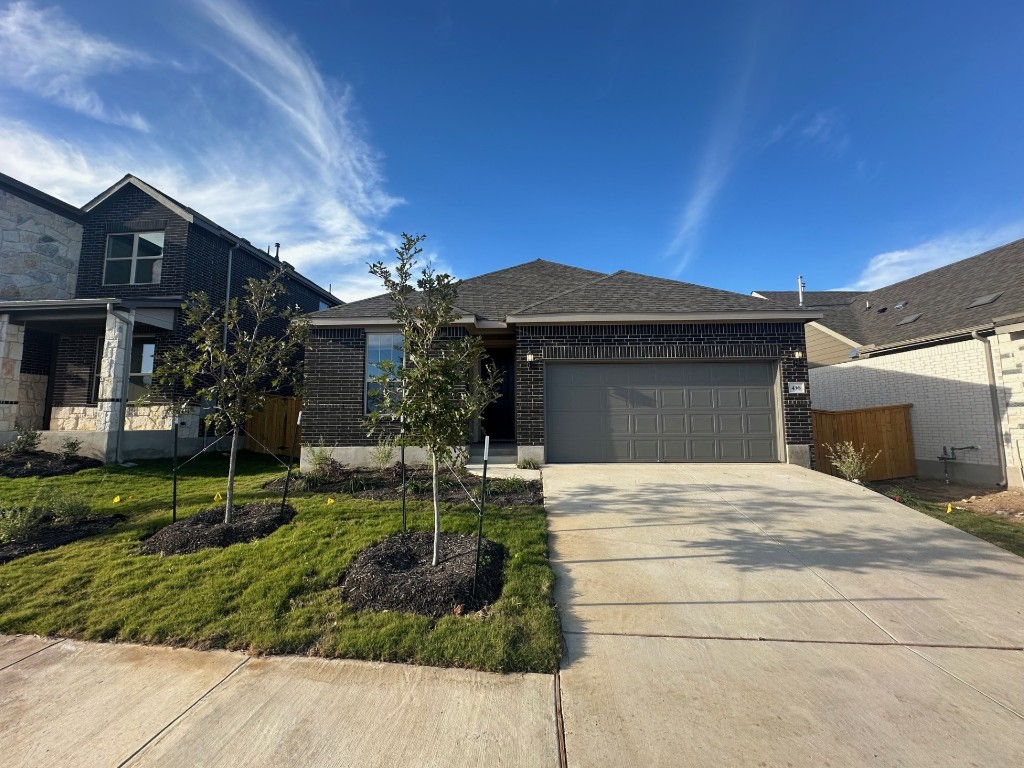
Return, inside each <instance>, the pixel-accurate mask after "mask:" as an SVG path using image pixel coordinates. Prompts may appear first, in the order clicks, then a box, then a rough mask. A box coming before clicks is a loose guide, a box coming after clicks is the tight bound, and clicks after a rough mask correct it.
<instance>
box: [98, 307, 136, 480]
mask: <svg viewBox="0 0 1024 768" xmlns="http://www.w3.org/2000/svg"><path fill="white" fill-rule="evenodd" d="M122 318H128V319H130V320H131V321H134V319H135V311H134V310H129V311H126V312H119V313H117V314H115V313H113V312H108V313H107V325H106V329H105V331H104V334H103V354H102V355H101V357H100V369H99V377H100V386H99V394H98V396H97V398H96V431H97V432H106V433H107V450H106V453H107V456H106V460H107V461H114V460H115V458H116V457H115V455H114V453H115V451H116V446H117V431H118V429H119V427H120V425H121V419H122V417H123V413H122V412H123V410H124V405H123V403H122V402H121V397H122V395H123V393H124V384H125V363H126V362H127V356H128V355H130V354H131V344H132V323H131V322H126V321H125V319H122Z"/></svg>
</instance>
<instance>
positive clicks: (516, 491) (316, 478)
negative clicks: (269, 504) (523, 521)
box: [263, 462, 544, 507]
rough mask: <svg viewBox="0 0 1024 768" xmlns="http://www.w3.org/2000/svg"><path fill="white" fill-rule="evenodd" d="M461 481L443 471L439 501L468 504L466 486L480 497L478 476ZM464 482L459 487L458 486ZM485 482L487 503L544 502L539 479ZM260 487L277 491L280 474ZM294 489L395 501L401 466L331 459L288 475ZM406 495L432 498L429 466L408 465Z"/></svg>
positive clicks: (281, 481)
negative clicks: (320, 466) (362, 464)
mask: <svg viewBox="0 0 1024 768" xmlns="http://www.w3.org/2000/svg"><path fill="white" fill-rule="evenodd" d="M459 479H461V481H462V484H461V485H460V484H459V482H458V481H457V480H456V479H455V477H454V476H453V475H452V473H451V472H450V471H445V472H444V473H443V474H442V475H441V477H440V478H439V480H440V483H439V484H440V489H439V490H440V501H441V502H442V503H444V504H470V503H471V502H470V500H469V498H468V497H467V496H466V491H467V490H468V491H469V492H470V493H471V494H472V495H473V498H474V499H477V500H479V498H480V477H478V476H477V475H471V474H466V475H462V476H461V477H460V478H459ZM463 485H464V486H465V489H463V487H462V486H463ZM487 486H488V489H489V491H488V504H489V505H491V506H497V507H530V506H543V505H544V486H543V484H542V483H541V482H540V481H539V480H521V481H509V480H506V479H505V478H490V479H489V480H488V482H487ZM263 487H264V488H265V489H267V490H274V491H280V490H281V489H282V488H283V487H284V477H279V478H275V479H274V480H271V481H269V482H267V483H264V485H263ZM289 487H290V488H292V489H293V490H295V491H315V492H317V493H344V494H347V495H350V496H353V497H355V498H358V499H373V500H375V501H395V500H397V499H400V498H402V469H401V465H398V464H396V465H394V466H391V467H388V468H387V469H383V470H381V469H371V468H366V467H348V466H345V465H343V464H338V463H335V462H331V463H330V464H329V465H328V466H327V467H325V469H324V470H323V471H321V472H319V473H314V472H307V473H305V474H302V475H297V476H296V475H292V481H291V485H290V486H289ZM406 489H407V491H406V492H407V497H408V498H410V499H416V500H427V499H432V498H433V485H432V480H431V473H430V471H429V470H426V469H423V468H421V467H409V469H408V476H407V478H406Z"/></svg>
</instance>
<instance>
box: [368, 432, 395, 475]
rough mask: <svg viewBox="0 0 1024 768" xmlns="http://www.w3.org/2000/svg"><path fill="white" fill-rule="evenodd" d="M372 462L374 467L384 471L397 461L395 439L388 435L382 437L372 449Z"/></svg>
mask: <svg viewBox="0 0 1024 768" xmlns="http://www.w3.org/2000/svg"><path fill="white" fill-rule="evenodd" d="M370 463H371V464H372V465H373V467H374V469H378V470H380V471H381V472H383V471H384V470H385V469H387V468H388V467H390V466H391V465H392V464H394V463H395V441H394V440H392V439H391V438H388V437H382V438H381V439H380V440H378V441H377V445H376V446H375V447H374V448H373V449H372V450H371V451H370Z"/></svg>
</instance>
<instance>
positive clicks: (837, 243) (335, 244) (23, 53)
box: [0, 0, 1024, 299]
mask: <svg viewBox="0 0 1024 768" xmlns="http://www.w3.org/2000/svg"><path fill="white" fill-rule="evenodd" d="M1022 30H1024V6H1022V5H1021V4H1020V3H1010V2H1007V3H1000V2H991V3H984V4H978V3H966V2H964V3H946V2H928V3H899V2H884V3H883V2H858V3H831V2H826V3H821V2H776V3H759V2H723V3H683V2H600V1H595V0H590V2H543V3H542V2H529V1H528V0H524V1H523V2H519V3H506V4H498V3H488V2H484V3H481V2H433V3H431V2H404V3H399V2H374V3H370V2H335V3H324V2H322V1H321V2H312V1H307V0H291V2H289V3H287V4H280V3H270V2H256V1H255V0H248V1H247V2H242V0H226V1H225V0H168V1H167V2H163V3H139V2H137V1H132V2H128V1H125V0H90V1H89V2H64V3H52V2H46V1H45V0H32V1H31V2H13V3H12V2H7V1H6V0H0V51H2V52H3V53H2V55H0V170H2V171H3V172H5V173H8V174H10V175H12V176H15V177H16V178H19V179H21V180H23V181H25V182H27V183H29V184H33V185H35V186H37V187H39V188H41V189H43V190H45V191H47V192H50V193H51V194H55V195H57V196H59V197H62V198H64V199H66V200H68V201H69V202H72V203H75V204H78V205H80V204H82V203H84V202H86V201H87V200H88V199H90V198H91V197H93V196H94V195H95V194H97V193H99V192H100V191H101V190H102V189H104V188H105V187H106V186H108V185H110V184H112V183H113V182H114V181H116V180H117V179H119V178H120V177H121V176H123V175H124V174H125V173H129V172H130V173H135V174H136V175H138V176H141V177H142V178H144V179H146V180H147V181H150V182H151V183H153V184H154V185H156V186H157V187H159V188H161V189H163V190H164V191H166V192H167V193H169V194H171V195H172V196H174V197H177V198H178V199H180V200H181V201H182V202H184V203H186V204H188V205H191V206H192V207H194V208H196V209H198V210H200V211H202V212H203V213H205V214H206V215H208V216H210V217H211V218H213V219H214V220H216V221H217V222H218V223H220V224H222V225H224V226H226V227H228V228H229V229H232V230H233V231H234V232H236V233H237V234H239V235H241V236H243V237H246V238H248V239H249V240H251V241H252V242H253V243H254V244H255V245H257V246H260V247H265V246H266V245H268V244H270V243H273V242H277V241H279V242H281V244H282V256H283V257H284V258H287V259H288V260H289V261H290V262H292V263H293V264H295V265H296V266H298V267H299V268H300V269H302V270H303V271H304V272H305V273H306V274H308V275H309V276H311V277H312V278H314V279H316V280H318V281H319V282H322V283H323V284H324V285H327V284H328V283H330V284H331V285H332V287H333V289H334V291H335V293H336V294H338V295H339V296H340V297H342V298H344V299H352V298H358V297H362V296H366V295H371V294H373V293H377V292H379V290H378V289H377V287H376V285H375V284H374V283H373V281H372V280H371V279H370V278H369V277H368V275H367V274H366V266H365V265H366V262H367V261H369V260H376V259H378V258H384V257H387V255H388V254H389V253H390V248H392V247H393V246H394V244H395V243H396V240H397V236H398V235H399V233H401V232H402V231H403V230H405V231H409V232H425V233H426V234H427V235H428V241H427V245H428V250H429V254H430V257H431V258H432V259H434V260H435V261H436V263H437V264H438V266H439V267H440V268H442V269H444V270H447V271H450V272H452V273H454V274H456V275H459V276H463V277H468V276H472V275H475V274H479V273H482V272H486V271H490V270H492V269H498V268H501V267H505V266H510V265H512V264H517V263H520V262H522V261H527V260H530V259H534V258H545V259H551V260H554V261H563V262H566V263H570V264H576V265H579V266H585V267H588V268H592V269H598V270H603V271H614V270H616V269H630V270H634V271H637V272H644V273H646V274H652V275H661V276H666V277H674V278H677V279H681V280H686V281H690V282H695V283H701V284H705V285H711V286H715V287H719V288H725V289H728V290H734V291H740V292H744V293H745V292H749V291H750V290H754V289H792V288H794V287H795V283H796V276H797V274H803V275H804V277H805V280H806V282H807V285H808V288H810V289H814V290H825V289H834V288H851V287H854V288H857V287H859V288H870V287H876V286H879V285H884V284H887V283H890V282H893V281H895V280H898V279H901V278H903V277H907V276H910V275H913V274H917V273H920V272H922V271H925V270H926V269H929V268H932V267H935V266H939V265H941V264H944V263H948V262H949V261H953V260H956V259H959V258H963V257H966V256H969V255H973V254H974V253H978V252H980V251H982V250H985V249H987V248H989V247H993V246H996V245H1000V244H1002V243H1004V242H1008V241H1010V240H1013V239H1016V238H1018V237H1021V236H1024V184H1022V183H1021V178H1022V170H1024V141H1021V139H1020V136H1021V126H1022V125H1024V93H1022V86H1021V83H1024V57H1021V56H1020V53H1019V51H1020V37H1021V31H1022Z"/></svg>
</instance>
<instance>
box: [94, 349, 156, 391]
mask: <svg viewBox="0 0 1024 768" xmlns="http://www.w3.org/2000/svg"><path fill="white" fill-rule="evenodd" d="M103 341H104V339H103V337H102V336H100V338H99V339H98V340H97V344H96V364H95V366H94V368H93V370H94V371H95V374H94V376H93V378H94V381H93V387H92V401H93V402H96V401H97V400H98V399H99V394H100V372H101V371H102V370H103V350H104V344H103ZM155 359H156V340H155V339H153V338H150V337H146V336H137V337H135V338H133V339H132V364H131V368H130V369H129V373H128V402H132V401H133V400H138V399H139V398H140V397H142V396H143V395H145V394H146V392H147V391H148V390H149V386H150V385H151V384H152V383H153V363H154V361H155ZM114 397H116V398H120V397H121V393H120V392H115V393H114Z"/></svg>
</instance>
